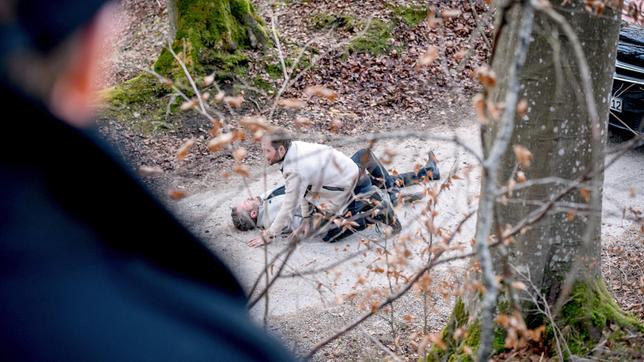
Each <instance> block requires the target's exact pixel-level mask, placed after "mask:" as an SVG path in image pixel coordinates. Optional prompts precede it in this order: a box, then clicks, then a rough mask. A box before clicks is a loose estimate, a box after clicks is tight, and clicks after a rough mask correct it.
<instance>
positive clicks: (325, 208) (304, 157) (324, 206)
mask: <svg viewBox="0 0 644 362" xmlns="http://www.w3.org/2000/svg"><path fill="white" fill-rule="evenodd" d="M262 151H263V152H264V156H265V158H266V161H267V162H268V163H269V164H271V165H273V164H276V163H281V164H282V167H281V171H282V175H283V176H284V180H285V187H286V190H285V195H284V200H283V202H282V205H281V207H280V210H279V212H278V213H277V216H276V217H275V220H274V221H273V223H272V224H271V225H270V227H269V228H268V229H267V230H266V233H265V235H263V236H262V235H260V236H258V237H256V238H254V239H252V240H250V241H249V242H248V245H249V246H252V247H257V246H260V245H263V244H264V243H265V242H270V241H271V239H272V238H274V237H275V236H276V235H279V234H281V233H282V231H283V230H284V228H286V227H287V226H289V225H290V224H291V221H292V220H293V217H294V216H295V214H296V210H297V209H298V205H299V208H300V211H301V212H300V214H301V215H302V217H303V218H304V219H307V218H309V217H310V216H311V214H312V212H313V211H314V210H312V209H311V208H310V205H312V206H313V207H314V208H315V209H316V211H318V212H320V213H322V214H323V215H324V216H325V217H327V218H331V217H333V216H340V215H341V214H342V213H343V212H344V211H345V209H346V208H347V206H348V205H349V204H350V203H351V201H352V200H351V199H352V196H353V193H354V189H356V186H357V185H358V179H359V178H360V169H359V167H358V165H356V163H355V162H353V160H351V159H350V158H349V157H347V156H346V155H345V154H343V153H342V152H340V151H337V150H335V149H333V148H331V147H329V146H325V145H319V144H315V143H308V142H301V141H291V140H290V138H289V137H288V136H287V135H286V133H284V132H276V133H273V134H272V135H270V136H267V137H264V138H263V139H262ZM363 181H364V182H365V183H368V185H365V188H366V187H369V188H370V187H371V182H370V181H369V178H368V177H366V178H363V179H362V180H361V182H363ZM357 191H361V190H360V189H357ZM305 224H306V223H305Z"/></svg>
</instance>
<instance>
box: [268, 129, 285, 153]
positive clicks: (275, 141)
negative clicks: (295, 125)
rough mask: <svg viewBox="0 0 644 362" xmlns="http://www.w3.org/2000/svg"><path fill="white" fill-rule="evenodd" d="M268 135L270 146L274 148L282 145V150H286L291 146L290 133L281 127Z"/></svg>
mask: <svg viewBox="0 0 644 362" xmlns="http://www.w3.org/2000/svg"><path fill="white" fill-rule="evenodd" d="M268 137H269V139H270V140H271V146H272V147H273V148H274V149H276V150H277V149H278V148H279V147H280V146H284V151H288V149H289V147H291V135H290V134H289V133H288V132H286V131H285V130H283V129H281V128H278V129H276V130H275V131H273V133H271V134H270V135H268Z"/></svg>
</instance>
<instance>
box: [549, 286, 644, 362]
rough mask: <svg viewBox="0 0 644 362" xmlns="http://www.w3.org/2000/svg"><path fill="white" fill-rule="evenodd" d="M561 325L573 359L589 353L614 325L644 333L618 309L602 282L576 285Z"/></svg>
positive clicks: (563, 313) (638, 324)
mask: <svg viewBox="0 0 644 362" xmlns="http://www.w3.org/2000/svg"><path fill="white" fill-rule="evenodd" d="M558 324H559V328H560V329H561V330H562V331H563V332H564V334H565V335H564V337H565V338H566V340H567V343H568V347H569V348H570V352H571V353H573V354H574V355H586V354H587V353H588V352H590V351H591V350H592V348H593V347H594V346H595V345H596V344H597V343H598V342H599V340H600V338H601V337H602V332H604V331H605V330H606V328H607V327H609V326H611V325H616V326H618V327H620V328H623V329H628V330H632V331H638V332H640V333H643V332H644V324H643V323H642V322H640V321H638V320H637V319H636V318H635V317H633V316H631V315H628V314H626V313H624V312H623V311H622V310H621V309H620V308H619V306H618V305H617V304H616V303H615V301H614V300H613V298H612V297H611V295H610V293H609V292H608V290H607V289H606V285H605V284H604V283H603V282H602V281H601V280H595V281H585V282H582V281H580V282H577V283H575V285H574V286H573V289H572V292H571V295H570V300H569V301H568V302H567V303H566V304H565V305H564V306H563V308H562V310H561V317H560V319H559V321H558Z"/></svg>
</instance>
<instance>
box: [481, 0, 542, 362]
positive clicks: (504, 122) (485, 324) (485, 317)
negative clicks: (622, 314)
mask: <svg viewBox="0 0 644 362" xmlns="http://www.w3.org/2000/svg"><path fill="white" fill-rule="evenodd" d="M533 17H534V8H533V7H532V5H531V4H529V3H525V4H524V5H523V14H522V16H521V24H520V26H519V36H518V46H517V48H516V50H515V53H514V60H513V63H512V64H511V67H510V74H509V78H508V85H507V87H508V91H507V92H506V94H505V106H506V108H505V110H504V112H503V116H502V119H501V123H500V129H499V131H498V133H497V135H496V138H495V140H494V144H493V146H492V149H491V150H490V153H489V157H488V158H487V159H486V160H485V161H484V162H483V170H484V176H485V178H486V179H485V180H484V186H483V188H482V190H483V191H482V195H481V197H482V198H481V202H480V205H479V225H480V228H479V229H478V230H477V233H476V244H475V245H476V251H477V253H478V256H479V260H480V263H481V271H482V274H483V284H484V286H485V294H484V296H483V301H482V305H481V339H480V341H481V342H480V347H479V349H478V353H477V360H478V361H487V360H488V359H489V357H490V353H491V348H492V338H493V331H494V313H495V310H496V295H497V287H496V277H495V273H494V267H493V266H492V257H491V255H490V250H489V249H488V245H487V240H488V237H489V236H490V231H491V229H492V219H493V215H494V203H495V199H496V198H495V196H494V195H495V194H496V181H497V173H498V169H499V164H500V160H501V158H502V157H503V155H504V154H505V152H506V150H507V148H508V146H509V144H510V138H511V137H512V131H513V129H514V116H515V112H516V105H517V100H518V97H519V76H520V74H521V71H522V69H523V65H524V63H525V59H526V55H527V52H528V47H529V43H530V35H531V33H532V25H533Z"/></svg>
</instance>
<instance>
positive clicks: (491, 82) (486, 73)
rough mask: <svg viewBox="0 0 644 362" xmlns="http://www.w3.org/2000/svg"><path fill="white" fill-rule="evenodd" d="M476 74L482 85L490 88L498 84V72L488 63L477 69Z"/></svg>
mask: <svg viewBox="0 0 644 362" xmlns="http://www.w3.org/2000/svg"><path fill="white" fill-rule="evenodd" d="M476 76H477V78H478V80H479V82H481V85H483V87H485V88H486V89H488V90H489V89H490V88H492V87H494V86H495V85H496V74H495V73H494V71H493V70H492V69H491V68H490V67H489V66H487V65H484V66H482V67H480V68H479V69H477V71H476Z"/></svg>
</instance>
